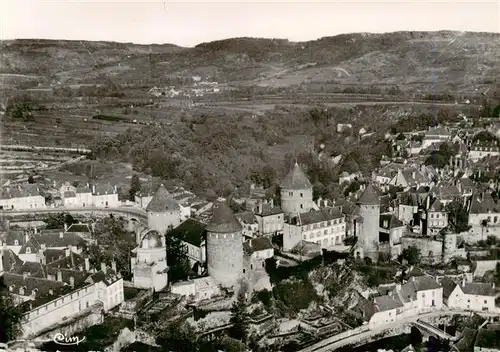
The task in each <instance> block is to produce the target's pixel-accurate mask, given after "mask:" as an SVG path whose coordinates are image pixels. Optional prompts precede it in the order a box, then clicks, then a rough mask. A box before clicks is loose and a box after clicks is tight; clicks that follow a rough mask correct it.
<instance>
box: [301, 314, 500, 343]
mask: <svg viewBox="0 0 500 352" xmlns="http://www.w3.org/2000/svg"><path fill="white" fill-rule="evenodd" d="M471 314H478V315H480V316H483V317H487V318H491V317H498V314H493V313H486V312H471V311H461V310H449V309H446V310H439V311H434V312H430V313H423V314H419V315H414V316H411V317H406V318H403V319H401V320H399V321H396V322H394V323H391V324H384V325H383V326H381V327H379V328H376V329H373V330H370V329H369V328H368V326H367V325H362V326H359V327H357V328H354V329H352V330H348V331H344V332H342V333H340V334H337V335H334V336H330V337H329V338H327V339H324V340H322V341H319V342H317V343H315V344H314V345H311V346H309V347H306V348H303V349H301V350H300V352H313V351H314V352H330V351H334V350H336V349H338V348H341V347H344V346H348V345H354V344H359V343H360V342H361V341H366V343H369V342H373V341H376V340H379V339H381V338H383V337H384V336H383V335H384V333H386V332H388V331H390V330H393V329H395V328H398V327H402V326H404V325H407V324H410V325H412V323H416V322H417V321H418V323H419V324H422V323H423V322H422V321H420V320H421V319H425V318H432V317H439V316H445V315H468V316H470V315H471ZM414 326H416V327H418V328H419V329H422V330H423V329H425V330H426V331H429V329H430V327H432V328H433V329H434V330H433V331H432V334H433V335H438V333H439V334H445V332H444V331H442V330H440V329H437V328H436V327H434V326H432V325H430V324H428V326H425V325H414ZM448 336H449V335H448ZM450 340H451V338H450Z"/></svg>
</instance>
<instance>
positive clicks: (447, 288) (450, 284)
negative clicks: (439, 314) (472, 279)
mask: <svg viewBox="0 0 500 352" xmlns="http://www.w3.org/2000/svg"><path fill="white" fill-rule="evenodd" d="M440 284H441V287H443V303H444V304H445V305H446V306H448V301H449V299H450V296H451V294H452V293H453V290H455V287H456V286H457V283H456V282H455V281H453V280H452V279H450V278H449V277H447V276H445V277H443V278H442V279H441V281H440Z"/></svg>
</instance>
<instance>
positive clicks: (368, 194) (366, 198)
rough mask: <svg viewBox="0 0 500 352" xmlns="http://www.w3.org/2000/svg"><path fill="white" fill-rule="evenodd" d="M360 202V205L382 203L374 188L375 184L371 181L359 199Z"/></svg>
mask: <svg viewBox="0 0 500 352" xmlns="http://www.w3.org/2000/svg"><path fill="white" fill-rule="evenodd" d="M358 204H360V205H380V198H379V195H378V193H377V191H375V189H374V188H373V185H372V184H371V183H370V184H369V185H368V186H367V187H366V189H365V191H364V192H363V195H361V197H360V198H359V200H358Z"/></svg>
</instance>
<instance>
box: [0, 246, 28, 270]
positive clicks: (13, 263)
mask: <svg viewBox="0 0 500 352" xmlns="http://www.w3.org/2000/svg"><path fill="white" fill-rule="evenodd" d="M2 250H3V251H2ZM0 255H1V256H2V257H1V260H2V267H3V270H4V271H14V270H16V268H19V267H20V266H22V265H23V261H22V260H21V259H20V258H19V257H18V256H17V255H16V254H15V253H14V252H13V251H11V250H10V249H7V248H1V249H0Z"/></svg>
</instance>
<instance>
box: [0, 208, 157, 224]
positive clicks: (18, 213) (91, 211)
mask: <svg viewBox="0 0 500 352" xmlns="http://www.w3.org/2000/svg"><path fill="white" fill-rule="evenodd" d="M56 213H68V214H74V215H81V216H86V217H93V216H96V217H105V216H109V215H110V214H112V215H113V216H117V217H120V216H121V217H123V218H125V219H127V220H132V221H134V220H135V221H138V222H140V223H142V224H144V225H147V222H148V215H147V213H146V211H145V210H143V209H140V208H135V207H116V208H97V207H92V208H65V207H59V208H45V209H29V210H28V209H26V210H21V209H20V210H7V211H4V212H3V214H2V215H3V216H4V217H6V218H8V219H11V220H13V219H15V218H21V217H37V216H40V215H46V214H56Z"/></svg>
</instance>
